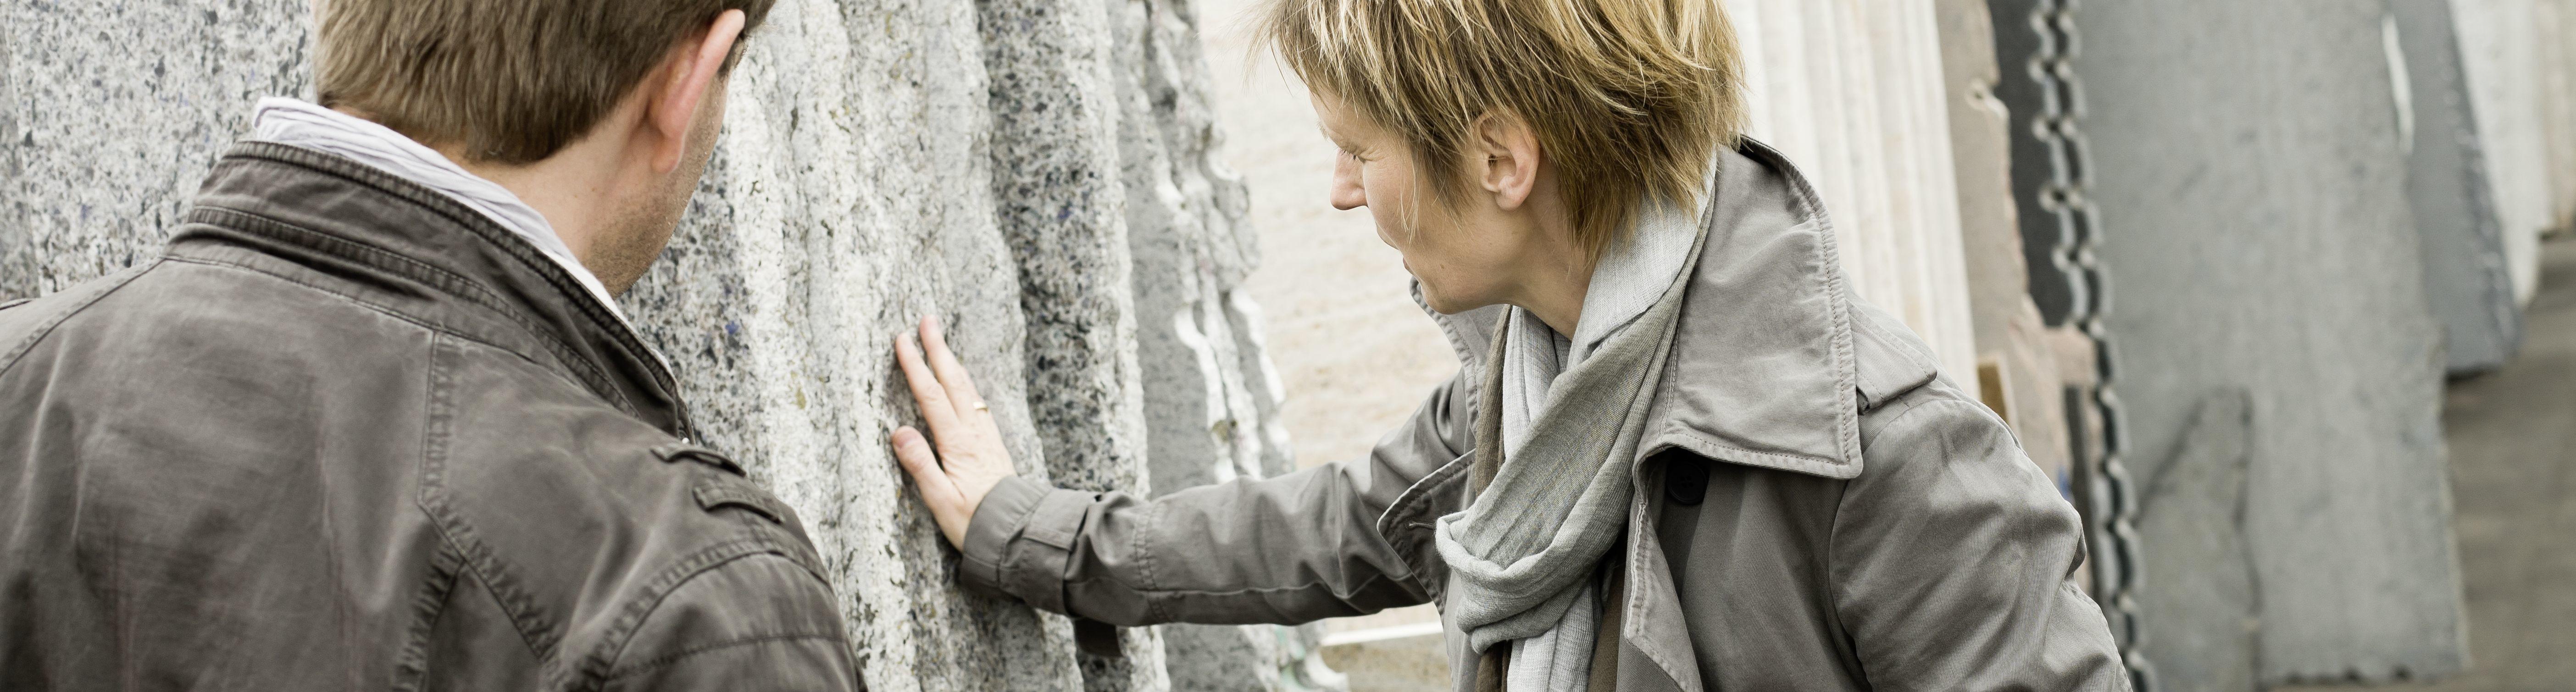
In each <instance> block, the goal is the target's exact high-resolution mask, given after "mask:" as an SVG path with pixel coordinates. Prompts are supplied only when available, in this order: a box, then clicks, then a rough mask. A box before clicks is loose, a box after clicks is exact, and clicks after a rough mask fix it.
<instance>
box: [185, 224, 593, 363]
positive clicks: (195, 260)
mask: <svg viewBox="0 0 2576 692" xmlns="http://www.w3.org/2000/svg"><path fill="white" fill-rule="evenodd" d="M161 261H166V262H170V263H173V264H192V265H198V266H205V267H214V268H218V269H231V270H235V271H243V272H249V273H253V274H258V275H260V276H265V277H268V278H272V279H276V280H279V281H284V282H287V283H290V284H294V285H296V286H299V287H303V288H306V289H309V290H312V291H314V292H316V293H321V294H323V295H327V296H330V297H332V298H336V299H339V300H342V301H346V302H348V303H349V304H351V305H355V306H358V307H361V308H365V309H367V310H371V311H374V312H376V313H378V314H382V315H384V316H386V317H391V318H394V319H397V320H401V321H404V322H408V323H411V324H412V326H416V327H419V328H421V329H422V330H424V331H428V332H431V333H435V334H438V335H440V336H445V337H450V338H454V339H456V340H457V341H462V342H465V343H470V344H474V345H476V346H482V347H485V348H489V349H492V350H495V351H500V352H502V353H507V354H510V356H511V357H513V358H517V359H519V360H520V361H522V362H525V363H527V364H529V365H531V366H535V367H536V368H537V369H539V370H544V371H547V372H549V373H555V374H557V375H558V376H560V375H561V374H562V373H560V372H559V371H557V370H556V369H555V368H554V367H552V366H548V365H546V364H545V363H543V362H540V361H538V360H537V359H535V358H532V357H529V356H528V354H526V353H522V352H520V350H519V349H515V348H510V347H508V346H504V345H501V344H498V343H494V342H493V341H492V340H490V339H485V338H482V337H478V336H475V335H473V334H468V333H465V332H460V331H456V330H455V329H451V328H448V327H444V326H440V325H437V324H432V323H430V322H428V321H425V320H422V319H421V318H419V317H415V316H413V315H411V314H408V313H405V312H403V311H401V310H396V309H394V308H392V307H390V306H386V305H380V304H377V303H375V302H372V301H369V300H367V299H366V298H363V297H359V296H354V295H350V294H347V293H343V292H340V291H334V290H331V288H330V287H328V286H322V285H318V284H316V283H314V282H311V281H307V280H305V279H302V278H298V277H294V276H288V275H285V274H281V273H278V272H274V271H270V270H267V269H263V268H260V267H255V266H251V265H248V264H242V263H238V262H232V261H228V260H220V259H214V258H210V257H180V256H170V257H164V258H162V260H161ZM565 383H566V384H570V385H572V386H574V387H577V388H584V389H587V386H586V385H584V384H583V383H581V382H579V381H577V380H573V379H566V380H565Z"/></svg>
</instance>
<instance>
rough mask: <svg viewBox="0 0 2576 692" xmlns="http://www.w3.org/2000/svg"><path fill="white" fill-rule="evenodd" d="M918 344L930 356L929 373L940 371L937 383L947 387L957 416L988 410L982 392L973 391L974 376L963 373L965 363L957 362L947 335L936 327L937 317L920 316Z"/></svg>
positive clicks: (937, 324) (937, 323)
mask: <svg viewBox="0 0 2576 692" xmlns="http://www.w3.org/2000/svg"><path fill="white" fill-rule="evenodd" d="M921 346H922V350H923V351H924V352H926V353H928V354H929V356H930V370H931V372H934V373H938V374H939V384H941V385H943V386H946V387H947V388H948V400H949V401H950V402H952V403H955V404H956V405H957V415H959V416H972V415H974V414H979V413H988V412H989V407H988V408H977V407H978V406H980V405H983V404H984V395H983V394H980V393H977V392H976V391H975V378H974V377H971V376H968V375H967V374H966V366H964V365H961V364H959V363H958V362H957V354H956V352H954V351H950V350H949V349H948V334H947V332H945V331H943V330H941V329H940V328H939V318H936V317H923V318H921Z"/></svg>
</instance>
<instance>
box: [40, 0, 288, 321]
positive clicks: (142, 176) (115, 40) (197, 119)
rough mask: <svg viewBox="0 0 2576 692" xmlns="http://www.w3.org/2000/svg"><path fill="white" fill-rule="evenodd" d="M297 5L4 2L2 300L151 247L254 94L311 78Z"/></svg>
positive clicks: (111, 265)
mask: <svg viewBox="0 0 2576 692" xmlns="http://www.w3.org/2000/svg"><path fill="white" fill-rule="evenodd" d="M304 12H305V11H304V4H303V3H301V2H293V1H292V0H191V1H188V2H92V1H86V0H75V1H69V2H65V1H58V0H11V1H10V2H7V3H0V22H6V23H7V26H8V27H9V29H8V30H7V31H5V32H0V172H5V173H6V174H7V175H6V177H5V178H0V300H6V299H8V298H12V297H21V298H23V297H32V296H36V295H40V294H44V293H51V292H53V291H57V290H61V289H62V288H64V287H66V286H69V285H71V284H73V283H77V282H80V281H82V280H86V279H88V278H90V277H94V276H99V275H101V274H105V273H108V272H112V271H115V270H118V269H123V268H125V267H128V266H132V265H133V264H135V263H136V262H137V261H139V260H142V259H145V258H149V257H152V256H155V255H158V254H160V251H161V244H162V242H163V241H164V240H166V239H167V238H168V232H167V228H168V227H169V225H170V223H171V221H172V220H173V219H176V218H178V216H179V213H180V210H181V209H183V208H184V207H185V206H186V204H187V201H188V198H189V196H190V195H192V194H194V193H195V191H196V189H197V183H198V181H199V180H201V179H202V178H203V177H204V176H205V172H206V169H207V167H208V166H209V165H211V164H213V163H214V161H215V157H217V156H219V155H221V154H222V153H223V150H224V149H225V148H226V147H229V146H231V145H232V142H233V138H234V137H235V136H236V135H237V134H238V133H240V132H242V131H243V129H244V128H245V126H246V125H247V124H248V121H249V119H250V105H251V103H252V102H254V101H257V100H258V99H259V98H261V97H264V96H274V95H288V96H293V95H297V94H302V93H305V92H307V91H308V88H307V84H308V83H309V82H310V77H309V76H308V75H309V74H310V72H309V70H308V69H307V67H306V65H305V63H306V62H307V60H306V59H305V56H306V54H307V52H308V47H309V46H310V43H311V39H310V37H309V35H308V31H307V29H306V26H307V24H308V22H306V21H305V19H304ZM143 46H156V47H159V48H157V49H154V50H138V48H140V47H143Z"/></svg>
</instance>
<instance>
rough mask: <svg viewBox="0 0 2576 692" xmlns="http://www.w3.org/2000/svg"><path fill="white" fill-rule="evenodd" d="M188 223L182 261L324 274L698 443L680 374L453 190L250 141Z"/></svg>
mask: <svg viewBox="0 0 2576 692" xmlns="http://www.w3.org/2000/svg"><path fill="white" fill-rule="evenodd" d="M181 221H182V225H181V226H180V227H179V228H178V229H177V230H176V231H175V232H174V233H173V235H172V237H171V240H170V249H169V251H168V254H169V255H170V256H172V257H174V258H179V259H188V260H196V261H207V262H218V263H225V264H234V265H240V266H246V267H249V268H252V269H256V270H262V271H270V272H272V273H280V272H286V273H293V272H299V271H300V272H309V273H318V274H319V275H320V276H321V277H327V279H326V280H328V283H327V284H315V285H316V287H317V288H321V289H323V290H328V291H332V292H334V293H337V294H340V295H342V296H344V297H347V298H350V299H352V300H356V301H358V302H361V303H364V304H367V305H369V306H372V307H375V308H377V309H380V310H385V311H387V312H391V313H393V314H396V315H399V316H401V317H404V318H406V319H410V320H412V321H415V322H419V323H422V324H425V325H429V326H431V327H433V328H436V329H439V330H441V331H445V332H448V333H452V334H457V335H460V336H462V337H464V338H468V339H472V340H475V341H479V342H483V343H485V344H489V345H493V346H497V347H500V348H504V349H507V350H510V351H513V352H516V353H518V354H519V355H521V356H524V357H527V358H528V359H529V360H531V361H534V362H536V363H538V364H540V365H542V366H546V367H549V368H550V369H553V370H556V371H557V372H559V373H560V374H562V375H563V376H565V377H566V378H567V379H569V380H571V381H572V382H574V383H575V384H577V385H579V386H581V387H583V388H585V389H587V390H589V391H590V392H591V393H592V394H594V395H597V396H598V397H599V398H600V399H602V400H605V401H606V402H608V403H609V404H611V405H613V406H616V407H617V408H619V409H621V410H624V411H626V412H627V413H629V414H631V415H634V416H636V417H637V418H640V419H642V420H644V421H646V422H648V423H651V424H653V425H655V426H656V427H660V428H662V429H664V430H665V431H668V432H670V433H672V434H674V435H678V436H682V437H694V432H695V431H694V430H691V429H690V428H691V426H690V423H689V420H688V412H687V408H686V405H685V404H684V403H683V402H682V401H681V400H680V398H679V395H678V389H677V387H676V383H675V381H674V379H673V378H672V376H671V372H670V369H669V367H668V366H666V365H664V364H663V362H662V361H661V359H660V358H659V357H657V356H656V355H654V352H653V351H652V350H651V349H650V348H648V347H647V346H646V345H645V344H644V342H643V340H642V339H641V338H640V337H639V336H638V335H637V334H636V333H635V331H634V330H633V329H632V328H630V327H628V326H627V325H626V323H625V321H624V320H622V319H620V318H619V317H618V316H617V314H616V313H615V312H614V311H613V310H612V309H610V308H609V307H608V306H607V305H605V304H604V303H603V302H602V301H601V300H599V299H598V298H596V297H594V294H592V293H591V292H590V290H589V289H588V288H587V287H585V286H583V285H582V283H581V282H580V281H579V280H578V279H576V278H575V277H574V276H573V275H572V274H571V273H570V272H568V271H567V270H565V269H564V267H563V266H562V265H560V264H558V263H557V262H555V261H553V260H552V259H550V258H548V257H546V256H545V255H544V254H543V253H542V251H540V250H538V249H537V247H536V246H535V245H533V244H531V243H529V242H528V240H527V239H526V238H524V237H521V236H520V235H518V234H517V233H514V232H512V231H510V230H508V229H504V228H502V227H501V226H499V225H498V224H496V223H494V222H493V221H492V220H491V218H489V217H487V216H485V215H483V214H481V213H478V212H476V211H474V210H472V209H469V208H467V207H465V206H464V205H462V204H459V203H457V202H456V201H455V200H454V199H452V198H450V197H448V196H446V195H442V194H439V193H438V192H436V191H433V190H431V189H429V188H427V187H423V186H421V185H419V184H417V183H413V182H411V181H408V180H404V179H403V178H401V177H399V176H395V175H392V174H389V173H386V172H384V171H382V170H379V169H376V168H374V167H371V166H368V165H365V164H362V163H358V162H356V161H353V160H350V159H348V158H345V157H341V156H337V155H333V154H327V153H322V152H317V151H313V150H309V149H303V148H298V147H293V146H288V145H283V144H276V143H269V142H244V143H241V144H237V145H235V146H234V147H233V149H232V150H231V151H230V152H228V153H227V154H226V155H225V156H224V158H223V159H222V160H221V161H219V162H218V163H217V164H216V166H215V169H214V172H213V173H212V174H211V175H210V176H209V177H208V178H207V180H206V182H205V184H204V186H203V187H202V188H201V189H200V190H199V191H198V196H197V197H196V199H195V200H193V205H192V206H191V207H190V209H189V210H188V212H187V214H186V216H185V217H183V218H182V219H181ZM290 280H295V279H293V278H290Z"/></svg>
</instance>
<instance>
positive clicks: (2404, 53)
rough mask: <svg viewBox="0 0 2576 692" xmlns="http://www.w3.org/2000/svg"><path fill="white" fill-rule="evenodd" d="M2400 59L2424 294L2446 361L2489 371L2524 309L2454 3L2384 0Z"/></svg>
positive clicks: (2512, 343)
mask: <svg viewBox="0 0 2576 692" xmlns="http://www.w3.org/2000/svg"><path fill="white" fill-rule="evenodd" d="M2388 6H2389V7H2388V8H2389V21H2390V27H2391V29H2392V30H2394V31H2395V32H2396V36H2395V39H2396V41H2397V43H2396V44H2395V45H2394V46H2393V49H2394V50H2396V51H2398V53H2399V55H2398V59H2400V60H2402V61H2403V62H2404V63H2405V76H2406V82H2405V84H2406V89H2405V91H2404V93H2405V94H2406V96H2407V98H2406V103H2404V104H2401V107H2403V108H2406V109H2407V111H2406V114H2407V118H2408V120H2407V127H2405V128H2403V129H2404V130H2406V131H2405V132H2401V133H2400V135H2401V136H2405V137H2407V141H2406V145H2407V146H2406V155H2407V175H2406V196H2407V203H2408V205H2409V206H2411V207H2413V208H2414V210H2415V226H2416V230H2417V232H2418V233H2420V234H2421V237H2420V238H2419V242H2420V243H2421V244H2422V246H2423V252H2424V293H2425V298H2426V300H2427V301H2429V302H2430V303H2431V304H2432V306H2433V316H2434V317H2435V318H2436V319H2439V320H2441V322H2442V331H2443V335H2444V337H2445V338H2444V340H2443V341H2444V349H2443V350H2444V352H2445V354H2446V359H2445V361H2446V367H2447V369H2448V370H2449V371H2450V372H2452V373H2454V374H2458V373H2473V372H2483V371H2487V370H2493V369H2495V368H2497V367H2499V366H2502V365H2504V361H2505V359H2506V358H2509V357H2512V355H2513V353H2514V351H2515V349H2516V347H2517V346H2518V345H2520V343H2521V341H2522V311H2521V309H2520V307H2519V306H2518V305H2517V304H2516V302H2515V301H2514V294H2513V276H2512V272H2511V271H2510V269H2509V266H2510V264H2509V260H2508V258H2507V256H2506V253H2505V242H2504V237H2503V230H2502V228H2501V227H2500V226H2498V223H2497V219H2496V210H2495V197H2494V196H2493V195H2491V194H2489V192H2488V182H2487V171H2488V168H2487V165H2486V152H2485V149H2484V147H2483V146H2482V145H2481V143H2480V140H2479V137H2478V128H2477V118H2476V115H2475V114H2474V113H2473V112H2472V111H2471V110H2470V95H2469V88H2468V82H2467V80H2466V79H2465V78H2464V75H2463V73H2462V72H2461V66H2460V45H2459V42H2458V36H2457V34H2456V33H2455V31H2454V29H2453V26H2454V25H2453V23H2452V18H2451V6H2450V3H2448V2H2446V1H2444V0H2390V1H2389V3H2388Z"/></svg>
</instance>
